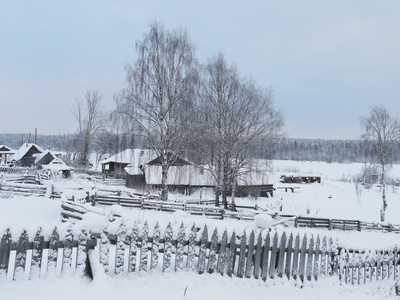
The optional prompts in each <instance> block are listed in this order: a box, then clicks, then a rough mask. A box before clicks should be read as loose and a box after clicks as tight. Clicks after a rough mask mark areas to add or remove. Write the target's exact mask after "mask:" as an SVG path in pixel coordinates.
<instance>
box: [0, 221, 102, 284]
mask: <svg viewBox="0 0 400 300" xmlns="http://www.w3.org/2000/svg"><path fill="white" fill-rule="evenodd" d="M95 245H96V240H93V239H90V238H89V236H88V233H87V232H86V231H85V230H81V231H80V232H78V233H75V234H74V233H73V232H72V230H71V228H68V229H67V230H63V231H58V230H57V228H54V230H53V231H52V233H51V235H50V236H49V237H45V236H44V234H43V232H42V230H41V229H40V230H39V231H38V232H37V233H36V235H35V236H34V237H33V238H31V240H30V239H29V236H28V233H27V231H23V232H22V233H21V235H20V236H12V234H11V231H10V229H7V230H6V232H5V233H4V234H3V235H2V236H1V240H0V281H1V280H3V279H6V278H8V279H9V280H10V279H13V280H18V279H22V278H25V279H31V278H43V277H45V276H46V277H49V276H61V275H70V274H78V275H80V276H85V275H89V276H90V275H91V271H90V268H89V262H88V259H87V254H88V250H89V249H94V246H95Z"/></svg>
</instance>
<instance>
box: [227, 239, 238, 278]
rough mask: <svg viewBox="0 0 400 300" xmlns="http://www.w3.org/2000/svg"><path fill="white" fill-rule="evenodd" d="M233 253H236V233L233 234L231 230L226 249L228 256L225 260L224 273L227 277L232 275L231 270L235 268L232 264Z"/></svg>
mask: <svg viewBox="0 0 400 300" xmlns="http://www.w3.org/2000/svg"><path fill="white" fill-rule="evenodd" d="M235 255H236V234H235V232H232V236H231V240H230V246H229V249H228V257H227V262H226V274H227V275H228V276H229V277H232V274H233V270H234V268H235V264H234V260H235Z"/></svg>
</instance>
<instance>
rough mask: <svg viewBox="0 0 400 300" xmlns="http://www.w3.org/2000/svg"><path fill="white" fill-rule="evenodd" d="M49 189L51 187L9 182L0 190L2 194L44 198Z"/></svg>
mask: <svg viewBox="0 0 400 300" xmlns="http://www.w3.org/2000/svg"><path fill="white" fill-rule="evenodd" d="M48 188H49V187H47V186H44V185H38V184H28V183H27V184H25V183H15V182H9V181H7V182H5V183H4V184H3V185H2V186H1V188H0V190H1V191H2V192H9V193H13V194H19V195H35V196H44V195H46V192H47V189H48Z"/></svg>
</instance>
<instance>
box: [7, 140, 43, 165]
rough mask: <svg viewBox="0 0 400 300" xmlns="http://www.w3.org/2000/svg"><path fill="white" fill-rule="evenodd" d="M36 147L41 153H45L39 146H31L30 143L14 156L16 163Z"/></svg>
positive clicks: (24, 145) (25, 144)
mask: <svg viewBox="0 0 400 300" xmlns="http://www.w3.org/2000/svg"><path fill="white" fill-rule="evenodd" d="M32 147H35V148H36V149H37V150H38V151H39V152H43V149H42V148H40V147H39V146H38V145H36V144H30V143H24V144H23V145H22V146H21V148H19V149H18V150H17V151H16V152H15V155H14V159H15V160H16V161H18V160H20V159H21V158H23V157H24V156H25V154H26V153H28V151H29V150H30V149H31V148H32Z"/></svg>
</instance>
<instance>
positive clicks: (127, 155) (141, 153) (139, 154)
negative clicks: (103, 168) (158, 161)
mask: <svg viewBox="0 0 400 300" xmlns="http://www.w3.org/2000/svg"><path fill="white" fill-rule="evenodd" d="M156 157H157V154H156V152H155V151H154V150H150V149H126V150H124V151H122V152H120V153H117V154H115V155H113V156H111V157H110V158H107V159H105V160H102V161H101V162H100V163H101V164H102V165H103V164H107V163H110V162H114V163H126V164H130V165H132V166H140V165H145V164H147V163H148V162H149V161H151V160H153V159H155V158H156Z"/></svg>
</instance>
